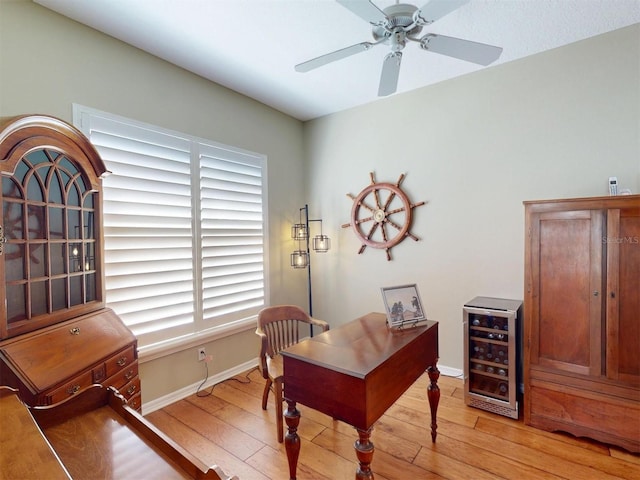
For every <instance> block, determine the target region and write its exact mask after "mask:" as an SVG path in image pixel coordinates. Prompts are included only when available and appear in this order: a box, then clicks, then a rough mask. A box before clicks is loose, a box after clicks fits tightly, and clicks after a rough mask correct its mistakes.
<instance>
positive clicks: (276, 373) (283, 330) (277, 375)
mask: <svg viewBox="0 0 640 480" xmlns="http://www.w3.org/2000/svg"><path fill="white" fill-rule="evenodd" d="M308 325H315V326H318V327H320V328H322V331H323V332H326V331H327V330H329V324H328V323H327V322H325V321H324V320H318V319H316V318H311V317H310V316H309V315H307V314H306V312H304V311H303V310H302V309H300V308H299V307H296V306H295V305H276V306H273V307H266V308H264V309H262V310H261V311H260V313H259V314H258V328H257V329H256V334H257V335H258V336H259V337H260V339H261V346H260V364H259V368H260V372H261V373H262V376H263V377H264V379H265V380H266V384H265V386H264V393H263V394H262V409H263V410H266V409H267V400H268V398H269V391H270V390H273V394H274V395H275V402H276V421H277V428H278V442H280V443H282V441H283V439H284V434H283V431H284V424H283V418H282V401H283V393H282V392H283V373H284V372H283V368H282V356H281V355H279V353H280V351H281V350H283V349H285V348H287V347H290V346H291V345H295V344H296V343H298V342H299V341H300V336H301V329H303V330H302V336H303V337H304V336H306V335H307V332H308V331H309V327H308Z"/></svg>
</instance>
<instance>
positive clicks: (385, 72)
mask: <svg viewBox="0 0 640 480" xmlns="http://www.w3.org/2000/svg"><path fill="white" fill-rule="evenodd" d="M400 62H402V52H391V53H390V54H388V55H387V56H386V57H384V62H383V64H382V74H381V75H380V86H379V87H378V96H379V97H386V96H387V95H391V94H392V93H395V91H396V89H397V88H398V77H399V76H400Z"/></svg>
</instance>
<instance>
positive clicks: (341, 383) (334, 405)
mask: <svg viewBox="0 0 640 480" xmlns="http://www.w3.org/2000/svg"><path fill="white" fill-rule="evenodd" d="M281 353H282V357H283V360H284V397H285V400H286V402H287V410H286V412H285V414H284V416H285V421H286V422H287V427H288V432H287V435H286V437H285V447H286V451H287V459H288V461H289V475H290V478H291V480H295V479H296V470H297V465H298V456H299V453H300V437H299V436H298V433H297V430H298V425H299V423H300V412H299V411H298V409H297V408H296V403H297V402H299V403H302V404H303V405H306V406H307V407H310V408H313V409H315V410H318V411H319V412H322V413H325V414H327V415H329V416H331V417H333V418H335V419H336V420H341V421H343V422H345V423H348V424H349V425H352V426H354V427H355V428H356V430H357V431H358V436H359V439H358V440H357V441H356V443H355V449H356V456H357V457H358V461H359V463H360V465H359V467H358V469H357V471H356V477H355V478H356V479H357V480H364V479H367V480H370V479H373V473H372V472H371V466H370V464H371V460H372V459H373V451H374V447H373V443H372V442H371V441H370V434H371V430H372V427H373V424H374V423H375V422H376V421H377V420H378V419H379V418H380V417H381V416H382V415H383V414H384V412H385V411H387V409H388V408H389V407H390V406H391V405H393V403H395V401H396V400H397V399H398V398H399V397H400V396H401V395H402V394H403V393H404V392H405V391H406V390H407V388H409V387H410V386H411V385H412V384H413V383H414V382H415V381H416V380H417V379H418V377H420V376H421V375H422V374H423V373H424V372H425V370H427V371H428V372H429V379H430V380H431V384H430V385H429V388H428V392H427V397H428V399H429V405H430V408H431V438H432V441H433V442H435V441H436V429H437V423H436V413H437V410H438V402H439V400H440V390H439V388H438V384H437V381H438V377H439V376H440V373H439V372H438V369H437V366H436V363H437V361H438V323H437V322H433V321H428V322H426V323H422V324H419V325H418V326H415V327H405V329H403V330H390V329H388V328H387V325H386V317H385V315H383V314H381V313H370V314H367V315H365V316H363V317H361V318H358V319H356V320H354V321H352V322H349V323H348V324H346V325H343V326H342V327H339V328H337V329H334V330H330V331H328V332H325V333H322V334H320V335H318V336H316V337H313V338H310V339H307V340H305V341H303V342H300V343H299V344H297V345H294V346H292V347H290V348H288V349H286V350H283V351H282V352H281Z"/></svg>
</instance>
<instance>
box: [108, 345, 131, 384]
mask: <svg viewBox="0 0 640 480" xmlns="http://www.w3.org/2000/svg"><path fill="white" fill-rule="evenodd" d="M135 359H136V353H135V347H134V346H133V345H131V346H129V347H128V348H126V349H125V350H122V351H121V352H119V353H117V354H116V355H114V356H113V357H111V358H109V359H108V360H107V361H106V362H105V364H106V367H107V377H111V376H113V375H115V374H116V373H118V372H119V371H120V370H122V369H123V368H125V367H126V366H127V365H131V364H132V363H133V362H134V361H135Z"/></svg>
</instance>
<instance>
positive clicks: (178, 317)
mask: <svg viewBox="0 0 640 480" xmlns="http://www.w3.org/2000/svg"><path fill="white" fill-rule="evenodd" d="M74 123H75V124H76V126H78V128H80V129H81V130H82V131H83V132H84V133H85V134H86V135H87V137H88V138H89V140H90V141H91V143H93V144H94V145H95V147H96V149H97V150H98V152H99V153H100V155H101V157H102V159H103V160H104V162H105V164H106V166H107V169H108V170H109V171H110V172H111V173H110V175H108V176H107V177H106V178H104V180H103V187H104V188H103V220H104V246H105V287H106V303H107V306H109V307H111V308H113V310H114V311H115V312H116V313H117V314H118V315H120V317H121V318H122V320H123V321H124V322H125V323H126V324H127V326H128V327H129V328H130V329H131V330H132V331H133V333H134V334H135V335H136V336H137V337H138V341H139V344H140V346H141V351H144V350H145V348H147V349H154V348H156V347H158V348H165V347H166V346H170V345H174V344H182V343H187V342H189V341H192V340H194V338H197V339H198V340H199V341H202V340H201V338H202V336H203V335H209V334H212V335H214V334H217V333H220V332H224V331H229V330H234V329H236V328H238V327H243V326H246V325H247V324H251V325H253V324H254V322H255V315H257V313H258V311H259V310H260V309H261V308H262V307H263V306H264V303H265V290H266V285H265V278H268V276H267V275H266V262H265V255H264V252H265V242H266V235H265V232H264V225H266V221H265V216H266V211H267V208H266V187H265V185H264V182H265V179H266V175H265V169H266V158H265V157H264V156H263V155H259V154H255V153H252V152H247V151H244V150H240V149H237V148H233V147H228V146H225V145H221V144H217V143H215V142H212V141H207V140H203V139H200V138H194V137H192V136H189V135H185V134H181V133H177V132H172V131H167V130H164V129H161V128H158V127H154V126H151V125H145V124H142V123H139V122H134V121H132V120H128V119H124V118H119V117H115V116H113V115H110V114H107V113H103V112H98V111H95V110H92V109H88V108H86V107H82V106H78V105H74Z"/></svg>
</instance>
